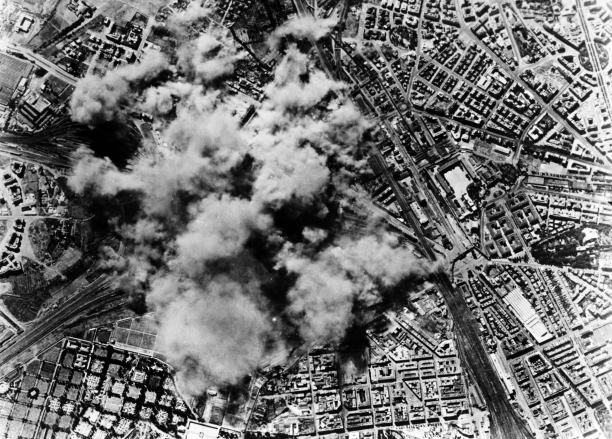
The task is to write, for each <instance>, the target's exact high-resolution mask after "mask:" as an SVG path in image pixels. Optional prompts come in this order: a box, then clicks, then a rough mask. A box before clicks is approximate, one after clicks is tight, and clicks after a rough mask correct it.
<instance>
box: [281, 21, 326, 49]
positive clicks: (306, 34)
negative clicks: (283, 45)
mask: <svg viewBox="0 0 612 439" xmlns="http://www.w3.org/2000/svg"><path fill="white" fill-rule="evenodd" d="M336 23H337V22H336V20H335V19H334V18H331V17H330V18H326V19H321V18H314V17H313V16H312V15H302V16H300V17H299V18H295V19H292V20H288V21H287V22H285V23H283V24H282V25H281V26H279V27H278V28H277V29H276V30H275V31H274V32H273V33H272V35H270V39H269V44H270V45H271V46H272V47H278V46H279V43H280V42H281V41H282V39H283V38H287V37H291V38H294V39H298V40H310V41H317V40H320V39H321V38H323V37H324V36H326V35H327V34H329V32H330V31H331V30H332V29H333V27H334V26H335V25H336Z"/></svg>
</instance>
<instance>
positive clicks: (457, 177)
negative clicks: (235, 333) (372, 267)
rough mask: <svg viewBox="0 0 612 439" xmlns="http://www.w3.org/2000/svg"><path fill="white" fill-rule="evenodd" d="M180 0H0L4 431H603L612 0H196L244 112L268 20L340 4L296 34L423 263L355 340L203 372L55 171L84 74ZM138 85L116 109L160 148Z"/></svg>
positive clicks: (169, 43) (166, 22) (210, 438)
mask: <svg viewBox="0 0 612 439" xmlns="http://www.w3.org/2000/svg"><path fill="white" fill-rule="evenodd" d="M195 3H197V6H201V5H200V3H199V0H191V1H190V0H176V1H175V2H174V3H169V2H163V1H162V2H160V1H146V0H141V1H139V0H123V1H119V0H86V1H85V0H39V1H37V0H0V438H6V439H21V438H24V439H25V438H28V439H29V438H40V439H110V438H125V439H127V438H130V439H137V438H140V439H145V438H160V439H162V438H185V439H196V438H207V439H217V438H219V439H240V438H244V439H264V438H277V437H278V438H287V437H294V436H300V437H320V438H325V439H412V438H419V439H425V438H448V439H451V438H452V439H459V438H478V439H488V438H491V439H498V438H507V439H521V438H525V439H527V438H538V439H545V438H546V439H549V438H559V439H578V438H593V439H595V438H602V439H603V438H610V437H612V103H611V101H612V63H611V62H610V60H609V58H610V56H611V53H612V2H610V1H607V0H480V1H478V0H363V1H357V0H339V1H336V0H206V2H205V3H204V4H203V7H204V8H205V9H206V11H207V12H206V19H205V21H204V25H203V27H202V29H200V31H201V32H207V33H210V34H214V35H222V37H223V41H224V44H225V45H228V46H231V51H232V53H234V54H235V55H234V58H235V60H236V61H235V66H233V67H234V68H233V69H232V71H231V72H229V73H228V74H227V75H225V76H224V77H223V79H222V81H223V87H224V88H223V93H224V94H225V97H224V99H225V101H226V102H229V103H230V105H231V106H232V108H233V112H234V115H235V118H236V119H238V121H239V124H240V126H248V124H249V123H251V121H252V119H253V118H254V115H255V114H256V113H257V112H259V111H261V110H262V109H264V110H265V108H266V104H265V99H266V96H267V94H269V88H268V87H269V86H268V84H270V83H271V81H273V79H274V68H275V66H277V65H279V63H282V61H281V58H282V56H283V55H282V52H283V50H284V49H283V47H282V46H281V45H278V44H276V45H275V44H272V43H270V41H271V39H270V38H271V37H270V35H275V34H274V30H275V29H276V28H278V27H279V26H281V25H282V24H283V23H286V22H292V21H295V22H300V20H302V22H303V23H306V22H308V23H310V25H312V26H314V25H315V24H314V23H316V22H317V20H318V21H320V22H322V23H323V22H324V23H332V25H328V26H327V28H326V31H325V32H303V34H302V35H299V32H298V34H296V35H295V38H296V40H298V43H299V46H300V48H301V50H305V51H306V52H307V53H308V57H309V59H310V61H311V62H312V65H313V66H314V67H313V69H316V70H317V71H320V72H323V75H322V76H321V77H317V78H319V80H320V81H322V82H324V80H325V78H328V79H329V80H337V81H343V83H344V84H345V85H344V90H343V91H344V92H346V94H347V95H348V96H349V98H350V100H351V101H352V102H353V103H354V105H355V107H356V108H358V110H359V111H360V113H361V114H363V116H364V119H365V120H366V121H367V123H368V124H369V126H370V128H371V133H370V138H369V141H368V144H367V147H368V149H367V150H366V151H363V152H362V153H363V155H364V157H365V160H366V161H367V165H368V169H369V171H368V174H367V177H366V178H365V181H364V182H363V186H364V187H365V189H366V190H367V193H368V195H369V203H370V204H371V206H369V208H370V209H371V210H372V211H373V212H372V214H373V215H378V216H380V217H381V218H382V219H383V220H384V221H385V222H386V223H387V225H388V227H389V228H390V229H391V230H393V231H394V233H396V234H397V235H399V236H401V243H402V245H403V246H405V247H406V248H409V249H411V251H412V254H413V255H414V257H415V258H416V259H418V260H421V261H424V263H425V264H429V265H436V266H437V267H439V268H438V269H437V270H436V271H435V272H434V273H433V274H432V275H430V276H429V278H428V279H427V280H426V281H424V282H420V283H418V286H417V287H411V288H407V289H406V291H405V292H403V293H402V294H404V295H405V296H406V298H405V299H406V300H404V301H403V303H402V304H400V305H393V306H384V307H378V308H377V309H376V312H375V313H372V314H371V316H370V318H369V319H368V321H367V324H365V325H364V327H363V328H362V329H363V336H364V338H365V340H364V341H362V343H361V345H360V348H359V349H358V350H357V351H355V350H351V349H346V348H342V346H340V347H339V346H337V345H330V344H328V343H327V341H326V340H320V342H319V343H311V344H310V345H308V346H303V347H301V348H300V349H296V350H294V351H292V352H291V354H290V355H288V360H287V361H286V362H285V363H284V364H274V363H273V362H270V364H264V365H261V366H260V367H258V368H257V370H256V371H253V373H252V374H251V375H250V376H249V377H247V378H245V380H244V381H243V382H241V383H240V386H220V385H219V386H217V385H211V386H210V387H209V388H208V390H207V391H206V392H204V394H201V395H193V394H192V392H191V391H190V389H189V388H186V386H185V385H184V384H185V383H184V382H182V381H181V379H180V377H179V376H177V374H176V373H175V366H176V365H174V364H172V361H171V359H170V358H169V357H168V356H167V353H166V352H164V345H163V344H162V343H161V342H160V336H159V335H158V330H159V324H158V319H157V316H156V313H155V312H154V310H146V311H147V312H145V313H144V314H143V312H142V311H143V309H142V308H143V306H142V304H141V303H140V304H139V303H137V302H138V299H134V297H132V295H130V294H127V293H125V291H123V289H122V287H121V286H120V285H118V282H117V281H116V279H115V273H114V272H113V271H112V270H111V269H109V266H110V263H109V262H108V261H104V260H100V258H99V254H98V253H99V252H98V250H94V248H96V249H99V248H103V249H104V250H105V251H106V252H110V253H112V254H113V255H122V254H124V253H125V251H126V250H125V245H124V243H123V242H121V239H119V238H117V237H116V236H111V237H109V236H101V234H100V231H99V227H98V225H97V223H96V217H97V216H96V214H97V210H96V209H98V210H100V209H103V207H102V205H94V206H92V205H91V204H88V201H87V199H86V197H87V195H86V194H85V195H80V194H75V193H73V190H72V189H71V188H70V187H69V185H67V183H66V180H67V178H68V177H69V176H70V175H71V172H72V171H71V169H72V167H73V165H74V160H75V159H74V154H75V151H77V150H79V148H81V147H82V146H83V145H85V144H87V143H88V142H89V141H90V139H89V140H86V139H85V138H86V137H87V135H88V134H86V133H87V129H86V128H84V127H83V126H81V124H80V123H79V121H75V119H74V117H73V118H72V119H71V117H70V102H71V98H72V96H73V93H74V91H75V89H76V87H78V84H80V83H81V82H80V81H83V80H86V79H87V78H91V77H98V78H101V77H103V76H104V75H112V72H113V71H116V70H117V69H122V68H125V67H126V66H130V65H134V66H136V65H139V63H144V62H146V61H143V60H144V59H145V58H146V57H147V56H150V55H151V54H152V53H161V54H167V55H169V54H171V53H172V52H173V51H174V50H175V49H176V47H177V44H178V43H177V42H176V41H175V38H174V37H173V33H172V32H170V31H169V29H171V28H172V26H175V25H176V24H175V23H174V21H173V20H175V19H174V18H173V17H175V16H176V15H177V14H179V16H180V14H185V15H186V12H185V11H190V10H191V9H190V8H193V7H194V4H195ZM300 40H301V41H300ZM216 50H217V49H216ZM218 50H219V51H221V50H222V49H218ZM179 55H180V53H179ZM169 56H170V55H169ZM169 74H171V75H179V74H180V72H179V73H177V72H176V69H175V71H171V73H169ZM83 78H85V79H83ZM126 93H127V90H126ZM181 93H183V92H181V91H180V90H179V89H177V91H176V94H175V95H172V96H171V99H170V101H169V102H170V106H169V108H166V109H165V112H164V114H172V112H173V111H176V110H175V109H174V107H173V106H174V105H176V103H177V102H178V101H179V100H180V98H181ZM122 105H123V106H124V107H127V105H126V104H122ZM320 106H321V107H324V106H325V104H321V105H320ZM143 108H144V107H143V106H138V105H135V106H132V107H131V108H123V110H125V111H126V112H128V113H129V114H128V117H129V118H130V120H131V123H132V128H131V129H132V130H133V131H134V132H133V133H132V134H131V135H134V136H136V137H139V138H143V139H145V140H146V142H143V144H146V145H148V146H147V147H152V148H160V149H163V148H170V147H171V146H169V145H167V143H166V142H165V140H164V139H163V136H162V134H161V128H160V127H161V124H160V122H159V120H158V119H159V117H160V116H159V114H158V113H155V112H152V111H146V110H144V109H143ZM287 111H290V110H287ZM317 111H319V110H317ZM320 111H323V110H320ZM98 134H99V133H98ZM346 134H347V136H349V135H350V133H346ZM95 135H97V134H94V135H92V136H95ZM94 143H95V141H94ZM278 160H279V163H281V162H282V160H284V158H282V157H281V158H279V159H278ZM128 168H129V165H128ZM176 172H182V170H181V169H178V168H177V170H176ZM128 208H129V207H128ZM100 242H103V246H101V244H100ZM113 269H115V268H113ZM219 343H223V340H222V339H221V340H219ZM238 387H239V388H238Z"/></svg>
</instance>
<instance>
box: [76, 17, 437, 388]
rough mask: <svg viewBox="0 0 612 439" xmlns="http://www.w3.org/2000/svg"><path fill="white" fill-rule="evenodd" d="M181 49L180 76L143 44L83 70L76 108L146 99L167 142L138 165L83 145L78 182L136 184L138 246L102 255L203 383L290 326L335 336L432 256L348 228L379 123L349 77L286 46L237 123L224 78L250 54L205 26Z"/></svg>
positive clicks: (95, 187) (100, 187)
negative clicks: (124, 165)
mask: <svg viewBox="0 0 612 439" xmlns="http://www.w3.org/2000/svg"><path fill="white" fill-rule="evenodd" d="M201 12H202V11H199V10H197V11H195V10H191V9H190V11H189V14H193V15H194V16H196V17H200V16H201V15H200V13H201ZM187 22H189V19H187V18H185V16H180V17H177V18H175V19H174V23H175V25H176V26H184V25H185V23H187ZM177 23H178V24H177ZM330 27H331V25H330V24H329V23H327V22H325V23H319V22H317V21H315V20H312V19H302V20H298V21H296V22H293V23H291V24H288V25H285V26H283V27H281V28H280V29H279V30H278V31H277V32H276V33H275V34H274V36H273V37H272V40H271V41H272V43H271V44H274V45H276V46H279V45H280V41H281V40H283V39H285V38H286V37H287V36H288V35H295V36H296V37H308V38H320V37H322V36H323V35H324V34H325V33H326V32H327V31H328V30H329V28H330ZM177 54H178V60H179V61H178V64H177V66H176V69H178V72H179V74H178V75H174V76H173V77H174V78H176V77H177V76H178V77H179V78H182V79H178V80H177V79H172V80H167V81H164V80H160V79H159V78H160V74H161V73H162V72H163V71H164V70H167V69H168V68H169V67H168V66H167V65H166V64H165V63H164V62H163V61H162V60H163V59H164V58H162V57H160V56H159V55H150V56H147V57H145V60H144V61H143V62H142V63H141V64H138V65H135V66H129V67H123V68H120V69H118V70H117V71H115V72H112V73H109V74H107V75H106V76H105V77H104V78H102V80H101V82H100V84H99V86H97V87H92V86H91V84H92V83H93V82H94V80H92V79H89V78H86V79H84V80H83V81H81V82H80V83H79V84H78V86H77V89H76V91H75V95H74V98H73V101H72V114H73V117H74V118H75V120H78V121H80V122H83V123H88V124H95V123H98V121H107V120H109V119H111V118H116V117H122V116H121V112H120V110H119V108H120V106H127V107H128V108H130V109H132V108H140V109H142V108H145V109H147V111H150V112H152V113H154V114H155V115H156V116H157V117H158V118H160V120H162V121H163V122H164V126H163V138H164V141H165V142H166V143H167V144H168V145H170V147H169V148H166V149H164V150H160V151H159V153H158V154H157V155H155V156H150V157H143V158H139V159H137V160H136V161H135V163H134V164H133V166H132V168H131V169H130V171H129V172H125V171H121V170H119V169H117V168H116V167H115V166H114V165H113V164H112V163H111V162H110V161H108V160H104V159H101V158H98V157H96V156H94V155H93V154H92V153H90V152H88V151H83V150H82V151H80V152H79V154H80V157H79V160H78V162H77V164H76V166H75V168H74V172H73V174H72V177H71V178H70V180H69V184H70V186H71V187H72V188H73V189H74V190H75V191H77V192H79V193H84V192H88V193H93V194H99V195H104V196H112V195H116V194H125V193H130V194H134V195H135V196H136V197H137V199H138V203H139V207H140V209H139V213H138V214H137V216H136V218H123V219H120V220H119V221H118V225H117V227H118V231H119V233H120V234H121V236H122V238H123V239H124V241H125V242H126V244H127V246H128V249H129V251H128V253H127V255H126V256H125V257H122V258H119V257H117V256H116V255H114V256H113V257H110V256H109V259H108V260H107V265H108V266H109V267H111V266H114V267H116V269H117V270H118V271H120V272H121V273H123V274H124V276H123V279H124V282H125V284H126V288H130V289H132V290H133V291H144V292H146V300H147V305H148V306H149V307H150V308H151V309H153V310H154V311H155V312H156V315H157V317H158V319H159V328H158V330H159V336H158V341H159V342H160V343H161V347H162V350H163V351H164V353H166V354H167V355H168V357H169V360H170V361H171V362H172V363H174V364H175V365H177V367H178V368H179V370H180V372H181V373H182V375H183V379H184V380H187V382H188V384H189V389H191V391H192V392H194V393H197V392H200V391H202V390H204V389H205V388H206V386H207V385H209V384H210V383H234V382H237V381H238V380H239V379H241V378H242V377H243V376H245V375H246V374H249V373H250V372H252V371H253V370H254V369H255V368H256V367H257V366H258V365H260V364H261V363H262V362H264V361H265V360H266V358H269V357H270V356H272V355H274V356H278V355H279V354H282V353H283V352H285V351H286V350H287V349H288V348H290V347H291V346H292V344H293V343H294V339H295V338H296V337H297V338H298V339H299V340H300V341H301V342H306V343H338V342H340V341H341V340H342V339H343V337H344V336H345V334H346V333H347V331H348V330H349V329H350V328H351V327H352V326H353V325H355V324H356V323H359V320H360V319H361V318H362V316H363V313H362V310H363V309H365V308H366V307H368V306H369V305H371V304H375V303H378V302H380V301H381V294H382V293H381V291H390V290H392V289H393V287H394V286H396V285H398V284H400V283H401V282H402V281H404V280H405V279H406V278H408V277H414V276H424V275H426V274H427V272H428V267H426V266H425V265H424V264H423V263H421V262H420V261H419V260H418V259H416V258H415V257H414V255H413V253H412V252H411V251H410V250H409V249H407V248H405V247H402V246H400V245H399V243H398V241H397V238H396V237H394V236H393V235H391V234H389V233H388V232H386V231H385V229H384V227H382V226H381V225H380V224H376V223H375V221H374V220H372V222H371V223H370V224H369V226H368V227H366V230H364V232H363V233H362V234H360V235H359V236H355V234H354V233H349V231H348V230H347V228H346V226H345V222H344V218H345V213H346V212H347V211H349V210H353V211H355V210H357V211H359V210H360V209H361V210H363V209H365V205H366V204H365V203H362V202H363V201H364V200H366V199H367V196H366V194H365V193H364V191H363V189H361V187H360V186H359V185H358V184H357V183H358V181H359V178H360V176H361V175H362V174H363V173H364V172H366V169H365V166H366V164H365V162H364V161H363V160H362V158H361V157H359V155H358V154H356V151H359V150H360V149H361V148H362V147H363V146H364V143H365V142H367V133H368V131H369V130H370V129H371V128H372V127H371V125H370V123H368V122H367V121H366V120H365V119H364V118H363V117H362V116H361V114H360V113H359V112H358V111H357V109H356V108H355V107H354V106H353V105H352V104H351V102H350V101H349V100H348V99H347V98H346V97H345V96H344V88H345V86H344V84H342V83H340V82H336V81H334V80H331V79H329V78H327V77H325V75H323V73H322V72H320V71H318V70H316V69H313V68H312V66H311V63H310V62H309V59H308V57H307V56H306V55H305V54H304V53H301V52H300V51H299V50H298V49H297V48H296V46H295V45H291V44H288V45H286V50H285V51H284V56H283V57H282V59H281V60H280V62H279V63H278V66H277V67H276V70H275V72H274V78H273V79H272V81H271V82H270V83H269V84H268V85H267V87H266V88H265V99H264V101H263V102H262V104H261V106H260V108H258V111H257V114H256V116H255V117H254V119H253V120H252V121H251V122H250V123H249V124H248V125H247V126H245V127H241V126H240V125H239V123H238V121H237V120H236V117H235V116H233V115H232V113H231V109H230V108H229V105H228V104H227V103H226V101H225V97H224V96H225V95H224V93H223V89H222V88H221V87H220V86H219V83H220V79H222V78H225V77H227V76H228V75H231V74H232V72H233V69H234V66H235V64H236V63H237V62H240V60H241V59H242V58H243V56H244V55H243V54H242V53H241V52H238V51H237V50H235V49H234V48H233V46H232V45H231V44H230V43H229V42H227V41H225V40H224V39H223V38H222V37H218V36H217V37H213V36H210V35H205V36H200V37H197V38H196V39H194V40H191V41H186V42H184V43H183V44H182V45H181V46H180V48H179V49H178V51H177ZM162 76H163V75H162ZM174 101H178V104H177V105H176V110H175V111H174V110H173V102H174ZM170 113H172V116H167V115H169V114H170ZM113 258H114V259H113ZM290 339H291V341H290Z"/></svg>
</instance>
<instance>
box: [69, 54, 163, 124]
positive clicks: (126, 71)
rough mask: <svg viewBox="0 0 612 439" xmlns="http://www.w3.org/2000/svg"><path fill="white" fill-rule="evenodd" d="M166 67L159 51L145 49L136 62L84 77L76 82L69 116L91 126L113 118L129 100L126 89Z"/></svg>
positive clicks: (136, 86)
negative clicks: (101, 73) (145, 52)
mask: <svg viewBox="0 0 612 439" xmlns="http://www.w3.org/2000/svg"><path fill="white" fill-rule="evenodd" d="M167 66H168V61H167V59H166V58H165V57H164V56H163V55H162V54H160V53H159V52H148V53H147V54H146V55H145V56H144V57H143V59H142V62H140V63H139V64H128V65H125V66H121V67H119V68H118V69H116V70H112V71H111V72H109V73H107V74H106V75H104V76H103V77H101V78H100V77H98V76H87V77H85V78H84V79H82V80H81V81H79V82H78V83H77V86H76V88H75V90H74V93H73V94H72V100H71V101H70V108H71V111H72V119H73V120H74V121H76V122H80V123H83V124H86V125H95V124H99V123H102V122H108V121H111V120H113V119H115V118H116V117H117V115H118V111H119V109H120V107H121V106H122V105H126V104H128V103H129V97H130V92H131V91H132V89H134V88H138V87H142V86H143V85H144V83H146V82H148V81H151V80H152V79H153V78H155V77H156V76H157V75H159V74H160V73H161V72H162V71H163V70H164V69H166V68H167Z"/></svg>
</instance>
